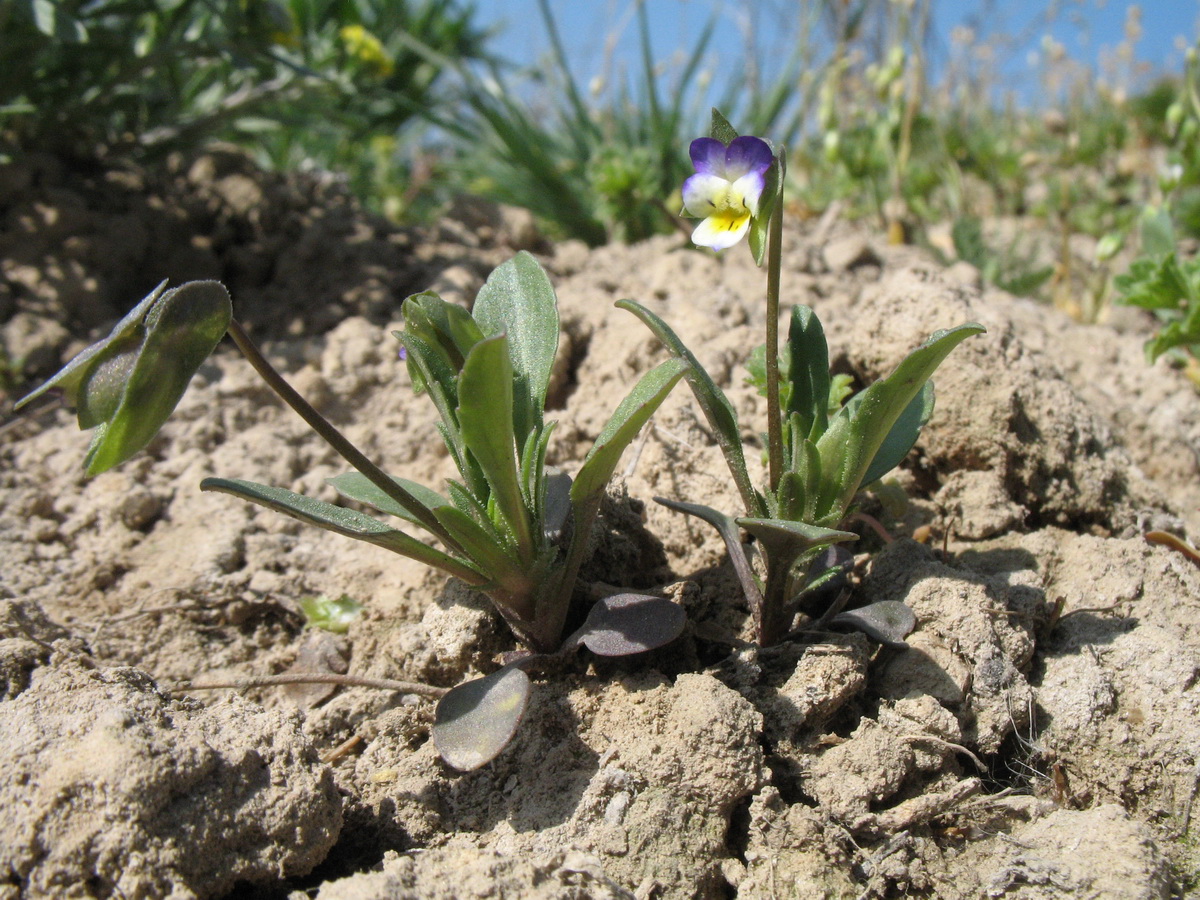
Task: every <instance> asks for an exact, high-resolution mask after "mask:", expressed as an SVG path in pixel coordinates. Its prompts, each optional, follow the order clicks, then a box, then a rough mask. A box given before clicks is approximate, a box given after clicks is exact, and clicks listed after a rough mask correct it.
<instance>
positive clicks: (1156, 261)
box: [1113, 252, 1198, 312]
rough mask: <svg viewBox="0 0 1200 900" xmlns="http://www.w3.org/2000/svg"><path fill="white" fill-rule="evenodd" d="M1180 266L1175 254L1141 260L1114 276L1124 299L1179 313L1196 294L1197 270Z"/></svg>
mask: <svg viewBox="0 0 1200 900" xmlns="http://www.w3.org/2000/svg"><path fill="white" fill-rule="evenodd" d="M1185 266H1186V264H1185V265H1180V263H1179V261H1178V260H1177V259H1176V258H1175V253H1174V252H1171V253H1167V254H1165V255H1164V256H1159V257H1155V258H1153V259H1139V260H1137V261H1136V262H1134V263H1133V264H1132V265H1131V266H1130V267H1129V271H1128V272H1126V273H1125V274H1123V275H1118V276H1117V277H1116V278H1114V279H1113V284H1114V286H1115V287H1116V289H1117V291H1118V292H1119V293H1120V294H1121V302H1122V303H1125V304H1128V305H1130V306H1140V307H1141V308H1142V309H1151V310H1164V311H1168V312H1178V311H1179V310H1181V309H1182V308H1183V307H1184V304H1185V303H1186V302H1187V301H1188V299H1189V298H1191V297H1194V296H1197V293H1198V292H1197V286H1196V283H1195V282H1196V281H1197V278H1196V276H1197V274H1198V273H1197V271H1196V270H1195V268H1194V267H1191V266H1188V267H1186V268H1185Z"/></svg>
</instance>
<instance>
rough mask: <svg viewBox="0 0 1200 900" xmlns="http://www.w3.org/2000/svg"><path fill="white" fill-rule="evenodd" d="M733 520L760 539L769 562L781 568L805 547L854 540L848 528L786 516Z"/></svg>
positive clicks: (804, 550)
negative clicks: (785, 517) (823, 524)
mask: <svg viewBox="0 0 1200 900" xmlns="http://www.w3.org/2000/svg"><path fill="white" fill-rule="evenodd" d="M734 521H735V522H737V524H738V525H739V526H741V527H742V528H744V529H746V530H747V531H748V532H750V533H751V534H752V535H754V536H755V537H756V538H757V539H758V540H759V541H761V542H762V545H763V547H765V548H766V550H767V554H768V556H769V557H770V559H771V561H772V564H773V565H779V566H781V567H782V568H784V569H786V568H787V567H789V566H790V565H791V563H792V561H793V560H795V559H797V558H799V557H800V555H801V554H803V553H807V552H808V551H809V550H815V549H816V548H818V547H825V546H828V545H829V544H836V543H839V542H841V541H857V540H858V535H857V534H855V533H854V532H852V531H837V530H835V529H833V528H819V527H817V526H816V525H807V524H805V523H804V522H792V521H790V520H788V519H752V518H739V519H735V520H734Z"/></svg>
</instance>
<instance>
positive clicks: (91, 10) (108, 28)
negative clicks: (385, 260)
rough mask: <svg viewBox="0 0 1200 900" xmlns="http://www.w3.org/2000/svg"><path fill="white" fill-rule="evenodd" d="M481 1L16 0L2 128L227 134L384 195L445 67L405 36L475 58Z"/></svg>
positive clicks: (140, 138)
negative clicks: (402, 138)
mask: <svg viewBox="0 0 1200 900" xmlns="http://www.w3.org/2000/svg"><path fill="white" fill-rule="evenodd" d="M472 15H473V11H472V9H471V8H470V7H464V6H460V5H459V4H457V3H454V2H447V0H421V2H415V0H410V2H404V0H6V2H4V3H2V4H0V47H3V48H4V52H3V57H4V64H3V65H2V66H0V135H2V136H3V138H4V139H5V142H6V143H7V144H8V145H9V147H10V148H16V149H19V148H39V149H44V150H54V151H59V152H66V153H71V154H76V155H80V156H90V155H93V154H95V153H96V152H97V150H100V151H101V152H127V153H139V154H155V153H163V152H166V151H169V150H172V149H177V148H189V147H194V146H196V145H197V144H198V143H199V142H200V141H202V140H204V139H207V138H221V139H224V140H230V141H234V142H237V143H241V144H243V145H245V146H248V147H250V148H252V149H253V150H254V151H255V152H256V153H257V155H258V156H259V158H260V160H261V161H263V162H265V163H268V164H271V165H274V166H277V167H295V166H300V165H307V166H313V167H318V168H323V169H327V170H333V171H339V172H344V173H347V174H348V177H349V178H350V181H351V186H352V187H353V188H354V189H356V190H358V191H359V192H360V193H363V194H367V193H369V192H372V193H376V195H378V192H379V191H380V189H381V188H386V187H387V186H388V184H389V182H390V181H392V180H394V177H393V176H392V175H391V174H390V173H389V172H388V170H389V169H395V168H396V164H397V160H396V151H397V149H398V144H397V135H398V134H399V133H400V132H401V131H402V129H404V128H405V126H407V125H409V124H410V123H413V122H414V121H415V120H416V119H417V117H419V116H420V115H421V114H422V113H423V112H425V111H427V110H428V109H429V108H430V107H431V106H433V105H434V104H435V103H436V102H438V97H437V94H436V93H435V85H436V83H437V82H438V80H439V79H440V78H441V77H442V76H443V74H444V73H445V67H444V66H443V65H441V64H439V63H438V62H436V61H433V60H431V59H430V58H429V56H428V55H421V54H419V53H417V52H415V51H413V50H412V49H411V48H410V44H411V43H413V42H419V43H420V44H421V45H422V46H425V47H429V48H432V49H434V50H436V52H437V53H438V54H440V57H441V58H444V59H447V60H451V61H462V60H470V59H477V58H480V57H481V56H482V54H483V45H484V39H485V34H484V33H483V32H481V31H480V30H478V29H477V28H476V27H475V26H474V25H473V24H472ZM400 190H403V189H402V188H400Z"/></svg>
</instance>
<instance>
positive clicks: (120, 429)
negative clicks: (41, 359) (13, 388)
mask: <svg viewBox="0 0 1200 900" xmlns="http://www.w3.org/2000/svg"><path fill="white" fill-rule="evenodd" d="M165 287H166V282H163V283H162V284H160V285H159V286H158V287H157V288H155V289H154V290H153V291H152V292H151V293H150V294H149V295H148V296H146V297H145V298H143V299H142V301H141V302H140V303H138V305H137V306H136V307H134V309H133V310H131V311H130V312H129V313H128V314H127V315H126V316H125V318H123V319H122V320H121V321H120V322H118V323H117V324H116V326H114V328H113V330H112V332H111V333H110V334H109V336H108V337H107V338H105V339H104V340H102V341H100V342H98V343H96V344H94V345H92V346H91V347H89V348H88V349H87V350H85V351H83V353H81V354H79V356H77V357H76V358H75V359H73V360H72V361H71V362H70V363H68V364H67V366H65V367H64V368H63V370H62V371H61V372H59V373H58V374H57V375H55V376H54V377H53V378H52V379H50V381H48V382H47V383H46V384H44V385H43V386H42V387H40V388H39V389H38V390H36V391H34V392H33V393H32V394H30V395H29V396H27V397H25V398H24V399H22V400H21V401H20V402H19V403H18V404H17V405H16V408H17V409H20V408H21V407H23V406H25V405H26V404H27V403H29V402H31V401H33V400H34V399H36V398H37V397H39V396H41V395H43V394H45V393H47V392H48V391H52V390H58V391H62V392H63V394H64V395H65V396H66V398H67V401H68V402H69V403H72V404H74V405H75V406H77V407H78V409H79V414H78V420H79V426H80V428H85V429H86V428H93V427H94V428H95V429H96V431H95V433H94V434H93V436H92V443H91V446H90V447H89V448H88V451H87V456H86V458H85V465H86V467H87V473H88V474H89V475H97V474H99V473H100V472H104V471H106V470H108V469H111V468H112V467H113V466H116V465H119V464H120V463H123V462H124V461H125V460H127V459H129V457H131V456H133V455H134V454H135V453H137V452H138V451H139V450H141V449H142V448H143V447H145V446H146V444H148V443H149V442H150V440H151V438H153V437H154V435H156V434H157V433H158V430H159V429H160V428H161V427H162V425H163V423H164V422H166V420H167V419H168V418H169V417H170V415H171V413H172V412H174V410H175V407H176V405H178V403H179V400H180V398H181V397H182V396H183V392H184V391H185V390H187V386H188V383H189V382H190V381H191V380H192V376H193V375H195V374H196V370H197V369H199V368H200V365H201V364H202V363H203V362H204V360H206V359H207V358H208V356H209V354H210V353H212V351H213V349H214V348H215V347H216V346H217V344H218V343H219V342H220V340H221V338H222V337H223V336H224V335H225V331H226V329H227V328H228V327H229V322H230V320H231V319H232V317H233V306H232V303H231V302H230V299H229V292H228V291H227V290H225V287H224V285H222V284H220V283H219V282H216V281H192V282H188V283H187V284H183V285H180V286H179V287H177V288H172V289H171V290H169V291H165V292H164V289H165Z"/></svg>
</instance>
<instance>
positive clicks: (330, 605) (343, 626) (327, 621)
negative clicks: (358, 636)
mask: <svg viewBox="0 0 1200 900" xmlns="http://www.w3.org/2000/svg"><path fill="white" fill-rule="evenodd" d="M300 611H301V612H302V613H303V614H304V624H305V627H307V628H320V629H322V630H323V631H330V632H333V633H334V634H345V633H346V632H347V631H349V630H350V624H351V623H352V622H353V621H354V620H355V619H357V618H358V614H359V613H360V612H362V604H361V603H359V602H358V601H357V600H355V599H354V598H353V597H351V596H349V595H347V594H342V596H340V597H338V598H337V599H336V600H334V599H333V598H331V597H326V596H325V595H324V594H321V595H320V596H319V597H301V598H300Z"/></svg>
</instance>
